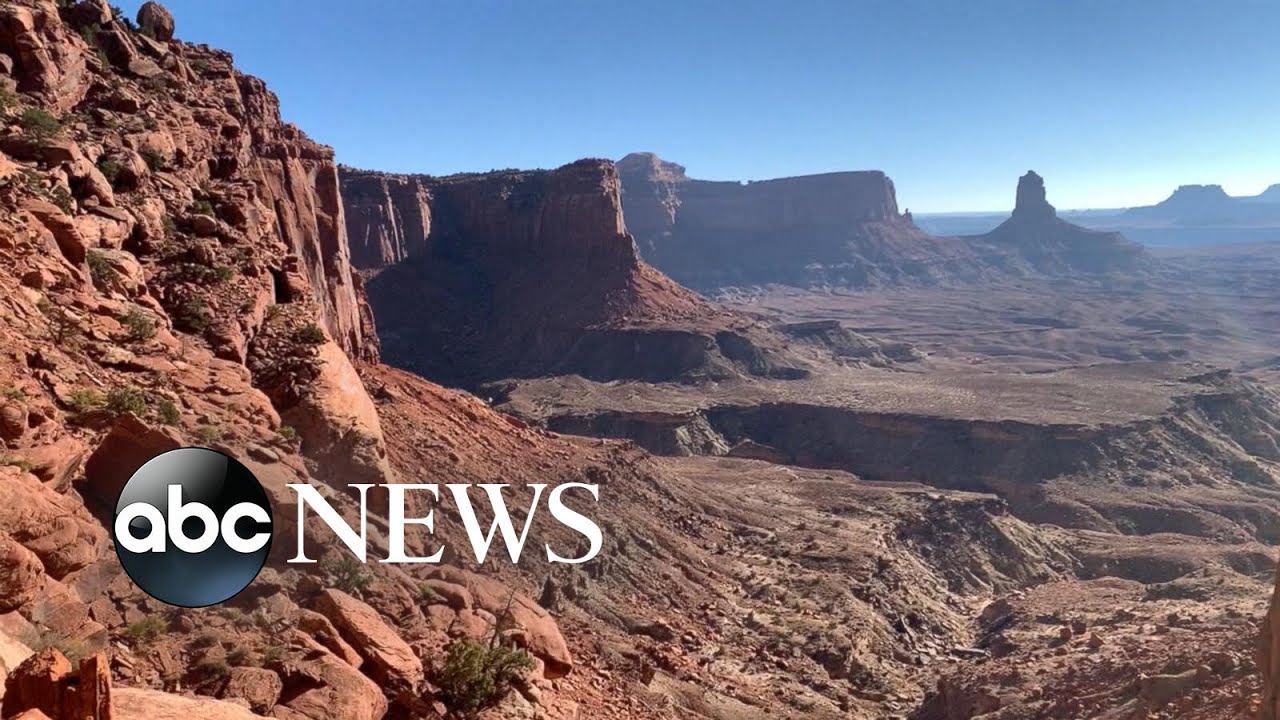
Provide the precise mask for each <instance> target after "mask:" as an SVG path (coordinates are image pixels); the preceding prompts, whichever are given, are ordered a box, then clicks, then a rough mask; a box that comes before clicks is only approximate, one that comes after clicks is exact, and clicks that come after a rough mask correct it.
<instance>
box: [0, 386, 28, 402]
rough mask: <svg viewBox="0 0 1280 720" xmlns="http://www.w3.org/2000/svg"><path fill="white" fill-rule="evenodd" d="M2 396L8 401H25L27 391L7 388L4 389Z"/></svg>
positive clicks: (18, 388)
mask: <svg viewBox="0 0 1280 720" xmlns="http://www.w3.org/2000/svg"><path fill="white" fill-rule="evenodd" d="M4 396H5V398H6V399H8V400H26V399H27V391H26V390H23V389H22V388H20V387H7V388H5V389H4Z"/></svg>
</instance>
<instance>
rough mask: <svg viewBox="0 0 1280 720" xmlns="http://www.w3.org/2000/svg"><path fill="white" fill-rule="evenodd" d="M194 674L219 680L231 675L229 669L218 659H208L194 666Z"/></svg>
mask: <svg viewBox="0 0 1280 720" xmlns="http://www.w3.org/2000/svg"><path fill="white" fill-rule="evenodd" d="M196 672H198V673H200V674H201V675H203V676H205V677H207V678H210V679H215V680H220V679H222V678H224V677H226V676H227V675H229V674H230V673H231V667H230V666H229V665H227V661H226V660H224V659H222V658H220V657H208V658H205V659H203V660H201V661H200V662H199V663H197V664H196Z"/></svg>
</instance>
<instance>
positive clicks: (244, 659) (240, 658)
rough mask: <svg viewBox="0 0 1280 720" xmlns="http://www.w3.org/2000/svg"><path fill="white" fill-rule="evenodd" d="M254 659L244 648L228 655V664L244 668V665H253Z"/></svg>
mask: <svg viewBox="0 0 1280 720" xmlns="http://www.w3.org/2000/svg"><path fill="white" fill-rule="evenodd" d="M251 660H252V658H251V657H250V656H249V651H248V650H245V649H244V648H235V649H233V650H231V651H230V652H228V653H227V664H228V665H231V666H233V667H242V666H244V665H252V664H253V663H252V662H251Z"/></svg>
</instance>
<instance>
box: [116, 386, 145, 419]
mask: <svg viewBox="0 0 1280 720" xmlns="http://www.w3.org/2000/svg"><path fill="white" fill-rule="evenodd" d="M107 411H108V412H110V413H111V414H113V415H123V414H124V413H133V414H134V415H138V416H142V415H144V414H146V412H147V396H146V395H145V394H144V393H143V392H142V390H140V389H138V388H136V387H134V386H132V385H118V386H116V387H113V388H111V389H110V390H108V391H107Z"/></svg>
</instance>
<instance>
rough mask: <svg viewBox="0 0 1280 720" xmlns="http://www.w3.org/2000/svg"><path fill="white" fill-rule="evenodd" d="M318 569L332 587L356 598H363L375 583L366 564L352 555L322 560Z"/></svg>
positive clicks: (331, 556) (332, 556)
mask: <svg viewBox="0 0 1280 720" xmlns="http://www.w3.org/2000/svg"><path fill="white" fill-rule="evenodd" d="M318 567H319V569H320V572H322V573H324V575H325V578H326V581H327V582H328V583H329V585H330V586H331V587H335V588H337V589H339V590H341V591H342V592H345V593H348V594H350V595H355V596H356V597H360V596H362V595H363V594H364V591H365V590H366V589H368V587H369V583H371V582H373V575H371V574H370V573H369V571H368V570H366V569H365V566H364V563H362V562H360V561H359V560H357V559H355V558H353V557H351V556H350V555H344V554H337V555H330V556H329V557H326V558H324V559H323V560H321V561H320V563H319V566H318Z"/></svg>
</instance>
